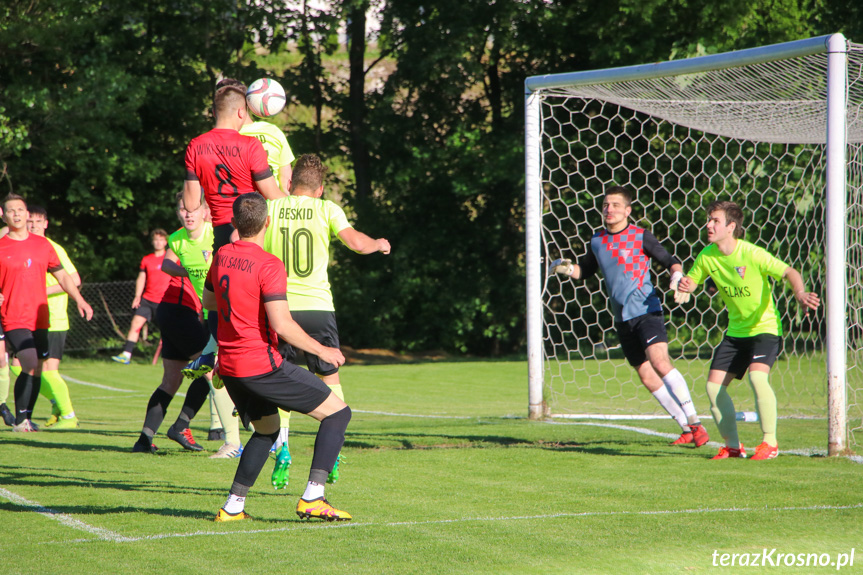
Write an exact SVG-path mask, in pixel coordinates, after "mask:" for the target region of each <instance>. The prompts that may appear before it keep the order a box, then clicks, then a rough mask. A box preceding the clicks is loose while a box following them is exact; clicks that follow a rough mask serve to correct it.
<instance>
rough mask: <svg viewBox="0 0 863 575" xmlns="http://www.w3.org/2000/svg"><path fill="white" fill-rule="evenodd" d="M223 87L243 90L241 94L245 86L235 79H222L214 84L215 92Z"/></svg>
mask: <svg viewBox="0 0 863 575" xmlns="http://www.w3.org/2000/svg"><path fill="white" fill-rule="evenodd" d="M225 86H239V87H240V88H242V89H243V92H245V91H246V85H245V84H243V83H242V82H240V81H239V80H237V79H236V78H222V79H221V80H219V81H218V82H216V92H218V91H219V88H224V87H225Z"/></svg>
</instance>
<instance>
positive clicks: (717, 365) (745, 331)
mask: <svg viewBox="0 0 863 575" xmlns="http://www.w3.org/2000/svg"><path fill="white" fill-rule="evenodd" d="M706 227H707V240H708V241H709V242H710V245H708V246H707V247H706V248H704V249H703V250H702V251H701V253H700V254H698V257H697V258H696V259H695V264H694V265H693V266H692V268H691V269H690V270H689V273H688V274H687V275H686V277H684V278H683V279H682V280H680V285H679V286H678V289H679V290H680V291H681V292H683V293H691V292H692V291H694V290H695V287H696V286H697V285H699V284H701V283H703V282H704V281H705V280H706V279H707V277H708V276H709V277H710V278H711V279H712V280H713V282H715V284H716V286H717V288H718V289H719V296H720V297H721V298H722V301H723V302H724V303H725V306H726V307H727V308H728V331H727V332H726V334H725V337H724V338H723V339H722V342H721V343H720V344H719V346H718V347H717V348H716V350H715V351H714V353H713V361H712V362H711V364H710V372H709V373H708V375H707V396H708V397H709V398H710V406H711V407H710V411H711V413H712V414H713V419H714V421H716V426H717V427H718V428H719V432H720V433H721V434H722V437H723V438H724V439H725V445H724V446H723V447H722V448H721V449H720V450H719V453H718V454H717V455H716V456H715V457H713V459H727V458H729V457H731V458H733V457H746V451H745V449H744V447H743V444H741V443H740V439H739V438H738V435H737V421H736V418H735V415H736V412H735V409H734V402H733V401H732V400H731V396H730V395H728V386H729V384H730V383H731V382H732V381H734V380H735V379H741V378H742V377H743V374H744V372H746V370H747V369H748V370H749V383H750V385H751V386H752V391H753V392H754V394H755V403H756V407H757V409H758V420H759V421H760V422H761V432H762V433H763V435H764V437H763V440H762V443H761V444H760V445H759V446H758V447H756V448H755V454H754V455H753V457H752V459H753V460H762V459H773V458H774V457H776V456H777V455H778V453H779V448H778V443H777V440H776V395H775V394H774V393H773V388H772V387H770V382H769V379H768V378H769V375H770V368H771V367H772V366H773V363H774V362H775V361H776V358H777V356H778V355H779V351H780V348H781V343H782V323H781V321H780V318H779V313H778V312H777V310H776V305H775V304H774V301H773V290H772V287H771V284H770V281H769V278H773V279H775V280H779V279H784V280H786V281H787V282H788V284H789V285H790V286H791V288H792V290H793V291H794V297H795V298H796V299H797V301H798V302H799V304H800V305H801V306H802V307H803V308H804V309H806V310H807V313H808V310H810V309H812V310H815V309H818V306H819V305H820V303H821V301H820V299H819V297H818V294H815V293H812V292H807V291H806V288H805V286H804V283H803V277H802V276H801V275H800V272H798V271H797V270H795V269H794V268H792V267H791V266H789V265H788V264H787V263H785V262H783V261H782V260H780V259H778V258H776V257H775V256H773V255H771V254H770V253H769V252H768V251H767V250H765V249H763V248H760V247H758V246H756V245H754V244H751V243H749V242H747V241H745V240H744V239H742V238H743V211H742V210H741V209H740V207H739V206H738V205H737V204H735V203H734V202H719V201H717V202H713V203H712V204H710V205H709V206H708V207H707V226H706Z"/></svg>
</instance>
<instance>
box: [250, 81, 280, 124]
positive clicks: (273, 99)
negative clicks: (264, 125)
mask: <svg viewBox="0 0 863 575" xmlns="http://www.w3.org/2000/svg"><path fill="white" fill-rule="evenodd" d="M286 103H287V98H286V97H285V89H284V88H282V86H281V84H279V83H278V82H276V81H275V80H273V79H272V78H261V79H259V80H255V81H254V82H252V83H251V84H250V85H249V88H248V90H246V104H247V105H248V106H249V109H250V110H251V111H252V113H253V114H254V115H256V116H260V117H262V118H268V117H270V116H275V115H276V114H278V113H279V112H281V111H282V109H283V108H284V107H285V104H286Z"/></svg>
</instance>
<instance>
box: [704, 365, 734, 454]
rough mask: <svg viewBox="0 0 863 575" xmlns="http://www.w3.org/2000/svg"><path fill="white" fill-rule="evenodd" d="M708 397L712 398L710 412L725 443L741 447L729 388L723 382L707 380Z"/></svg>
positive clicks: (729, 445)
mask: <svg viewBox="0 0 863 575" xmlns="http://www.w3.org/2000/svg"><path fill="white" fill-rule="evenodd" d="M707 397H708V398H710V413H711V414H713V421H715V422H716V427H718V428H719V433H720V435H722V438H723V439H725V444H726V445H727V446H728V447H733V448H734V449H739V448H740V438H738V437H737V420H736V419H735V416H736V415H737V412H736V411H734V402H733V401H732V400H731V396H730V395H728V388H727V387H725V386H724V385H722V384H721V383H713V382H712V381H708V382H707Z"/></svg>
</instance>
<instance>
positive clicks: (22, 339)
mask: <svg viewBox="0 0 863 575" xmlns="http://www.w3.org/2000/svg"><path fill="white" fill-rule="evenodd" d="M6 342H7V345H8V346H9V352H10V353H11V354H16V353H20V352H22V351H24V350H25V349H31V348H35V349H36V355H37V357H38V358H39V359H47V358H48V330H47V329H37V330H34V331H30V330H29V329H12V330H9V331H7V332H6Z"/></svg>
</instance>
